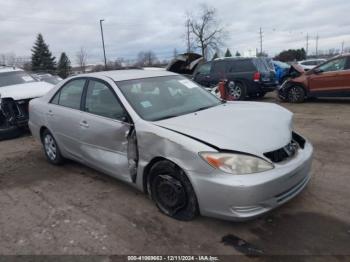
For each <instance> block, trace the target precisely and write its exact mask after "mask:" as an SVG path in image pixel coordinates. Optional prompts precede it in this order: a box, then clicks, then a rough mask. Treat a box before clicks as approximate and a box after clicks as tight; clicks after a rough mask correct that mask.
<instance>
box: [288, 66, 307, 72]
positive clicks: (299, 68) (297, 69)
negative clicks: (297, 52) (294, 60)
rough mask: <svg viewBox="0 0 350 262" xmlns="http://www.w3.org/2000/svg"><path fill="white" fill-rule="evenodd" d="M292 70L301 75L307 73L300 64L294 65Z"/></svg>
mask: <svg viewBox="0 0 350 262" xmlns="http://www.w3.org/2000/svg"><path fill="white" fill-rule="evenodd" d="M290 68H291V69H292V70H295V71H297V72H298V73H300V74H303V73H305V70H304V67H302V66H301V65H299V64H292V65H291V67H290Z"/></svg>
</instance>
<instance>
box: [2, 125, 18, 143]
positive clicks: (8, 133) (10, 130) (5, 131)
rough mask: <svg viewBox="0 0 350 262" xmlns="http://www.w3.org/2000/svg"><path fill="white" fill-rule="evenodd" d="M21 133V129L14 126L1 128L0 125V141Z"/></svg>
mask: <svg viewBox="0 0 350 262" xmlns="http://www.w3.org/2000/svg"><path fill="white" fill-rule="evenodd" d="M20 135H21V129H19V128H18V127H16V126H11V127H6V128H1V127H0V141H1V140H5V139H11V138H16V137H19V136H20Z"/></svg>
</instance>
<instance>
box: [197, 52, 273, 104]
mask: <svg viewBox="0 0 350 262" xmlns="http://www.w3.org/2000/svg"><path fill="white" fill-rule="evenodd" d="M224 79H226V80H228V81H229V86H231V88H230V92H231V95H232V96H233V97H234V98H235V99H236V100H243V99H245V98H246V97H247V96H249V97H251V98H255V97H262V96H264V95H265V94H266V92H270V91H274V90H275V89H276V86H277V83H278V81H277V79H276V74H275V71H274V70H273V69H272V68H270V67H269V64H268V61H267V60H266V59H265V58H224V59H216V60H214V61H210V62H206V63H204V64H201V65H200V66H198V67H197V69H196V71H195V72H194V74H193V80H194V81H196V82H197V83H199V84H201V85H203V86H206V87H212V86H215V85H217V84H218V82H219V81H221V80H224ZM230 82H232V84H231V85H230ZM233 83H235V84H233Z"/></svg>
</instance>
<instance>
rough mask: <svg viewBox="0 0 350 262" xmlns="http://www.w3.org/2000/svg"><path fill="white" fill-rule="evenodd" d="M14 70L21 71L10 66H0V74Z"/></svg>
mask: <svg viewBox="0 0 350 262" xmlns="http://www.w3.org/2000/svg"><path fill="white" fill-rule="evenodd" d="M16 71H23V70H22V69H20V68H17V67H12V66H0V74H1V73H8V72H16Z"/></svg>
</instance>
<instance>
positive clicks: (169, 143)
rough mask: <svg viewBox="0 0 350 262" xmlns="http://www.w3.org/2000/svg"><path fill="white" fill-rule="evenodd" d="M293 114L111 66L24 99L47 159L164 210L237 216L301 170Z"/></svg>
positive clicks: (302, 178) (285, 193) (302, 143)
mask: <svg viewBox="0 0 350 262" xmlns="http://www.w3.org/2000/svg"><path fill="white" fill-rule="evenodd" d="M228 118H229V119H232V121H227V119H228ZM292 118H293V117H292V113H291V112H289V111H288V110H286V109H284V108H282V107H280V106H278V105H275V104H271V103H256V102H239V101H235V102H225V101H222V100H220V99H218V98H217V97H215V96H214V95H212V94H210V93H209V92H207V91H206V90H205V89H204V88H202V87H200V86H199V85H198V84H196V83H195V82H192V81H191V80H189V79H187V78H185V77H184V76H181V75H178V74H175V73H172V72H168V71H164V70H162V71H155V70H120V71H108V72H98V73H91V74H85V75H80V76H76V77H71V78H69V79H66V80H64V81H63V82H61V83H60V84H59V85H57V86H56V87H55V88H54V89H53V90H51V91H50V92H49V93H48V94H46V95H45V96H44V97H42V98H38V99H34V100H32V101H31V102H30V121H29V126H30V129H31V131H32V134H33V135H34V136H35V137H36V138H37V139H38V140H40V141H41V142H42V144H43V148H44V152H45V155H46V157H47V159H48V161H49V162H50V163H52V164H61V163H62V162H63V161H64V159H65V158H68V159H72V160H76V161H78V162H81V163H83V164H85V165H88V166H90V167H92V168H95V169H97V170H100V171H101V172H103V173H106V174H109V175H111V176H113V177H116V178H119V179H120V180H122V181H125V182H126V183H128V184H131V185H133V186H134V187H136V188H138V189H139V190H142V191H144V192H145V193H147V194H150V195H151V197H152V199H153V200H154V201H155V203H156V205H157V206H158V208H159V209H160V210H161V211H162V212H163V213H165V214H167V215H169V216H171V217H174V218H176V219H181V220H190V219H192V218H194V217H195V216H196V215H197V214H202V215H205V216H213V217H218V218H224V219H230V220H235V219H236V220H240V219H241V220H242V219H247V218H251V217H255V216H257V215H260V214H263V213H265V212H267V211H269V210H271V209H273V208H275V207H277V206H279V205H281V204H283V203H285V202H287V201H288V200H290V199H291V198H293V197H294V196H296V195H297V194H299V193H300V192H301V190H302V189H303V188H304V187H305V186H306V184H307V183H308V181H309V179H310V165H311V159H312V151H313V149H312V146H311V144H310V143H309V142H308V141H307V140H306V139H305V138H303V137H301V136H300V135H298V134H297V133H295V132H294V131H293V130H292ZM262 123H263V124H262ZM257 130H258V132H257ZM131 208H132V207H131Z"/></svg>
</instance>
